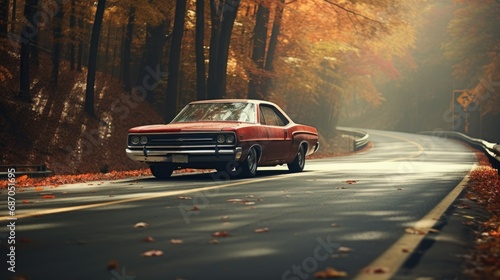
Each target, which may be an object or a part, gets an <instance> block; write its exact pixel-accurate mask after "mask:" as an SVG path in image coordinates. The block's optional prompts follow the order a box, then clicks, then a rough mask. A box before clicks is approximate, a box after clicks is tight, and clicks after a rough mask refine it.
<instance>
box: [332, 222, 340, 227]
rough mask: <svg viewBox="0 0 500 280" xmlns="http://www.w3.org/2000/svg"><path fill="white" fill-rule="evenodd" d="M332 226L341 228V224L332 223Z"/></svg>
mask: <svg viewBox="0 0 500 280" xmlns="http://www.w3.org/2000/svg"><path fill="white" fill-rule="evenodd" d="M330 226H331V227H338V226H339V224H336V223H332V224H331V225H330Z"/></svg>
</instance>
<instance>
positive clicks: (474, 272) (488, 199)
mask: <svg viewBox="0 0 500 280" xmlns="http://www.w3.org/2000/svg"><path fill="white" fill-rule="evenodd" d="M467 197H468V198H469V199H470V200H473V201H477V202H478V203H479V204H480V205H481V206H482V207H484V209H485V210H486V211H487V212H488V213H489V214H490V216H489V219H488V220H487V221H483V222H481V224H480V226H479V230H478V232H477V237H476V243H475V245H474V247H475V248H474V250H473V252H472V253H471V256H470V258H468V260H467V267H468V268H467V270H466V271H465V273H466V274H467V275H469V276H470V277H471V278H473V279H496V278H498V277H500V176H499V175H498V171H497V170H495V169H492V168H491V167H489V166H487V165H483V166H482V167H480V168H478V169H476V170H474V171H473V172H472V173H471V174H470V179H469V184H468V186H467Z"/></svg>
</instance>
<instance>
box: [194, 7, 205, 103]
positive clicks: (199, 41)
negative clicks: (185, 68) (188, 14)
mask: <svg viewBox="0 0 500 280" xmlns="http://www.w3.org/2000/svg"><path fill="white" fill-rule="evenodd" d="M204 33H205V1H204V0H196V35H195V41H194V43H195V53H196V95H197V97H198V99H206V98H207V81H206V77H205V75H206V74H205V71H206V70H205V53H204V47H205V46H204V45H205V43H204V38H205V36H204Z"/></svg>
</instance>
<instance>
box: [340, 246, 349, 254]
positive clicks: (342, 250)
mask: <svg viewBox="0 0 500 280" xmlns="http://www.w3.org/2000/svg"><path fill="white" fill-rule="evenodd" d="M337 251H339V252H340V253H350V252H352V248H349V247H344V246H340V247H339V248H338V249H337Z"/></svg>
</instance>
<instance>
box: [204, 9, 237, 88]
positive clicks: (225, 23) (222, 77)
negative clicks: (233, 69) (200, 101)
mask: <svg viewBox="0 0 500 280" xmlns="http://www.w3.org/2000/svg"><path fill="white" fill-rule="evenodd" d="M210 2H211V15H212V34H211V39H210V64H209V67H208V83H207V85H208V87H207V93H208V94H207V95H208V98H223V97H224V95H225V94H226V72H227V61H228V58H229V44H230V42H231V33H232V31H233V26H234V20H235V19H236V15H237V13H238V7H239V3H240V1H239V0H226V1H224V2H220V5H219V7H217V5H216V4H215V1H214V0H211V1H210Z"/></svg>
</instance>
